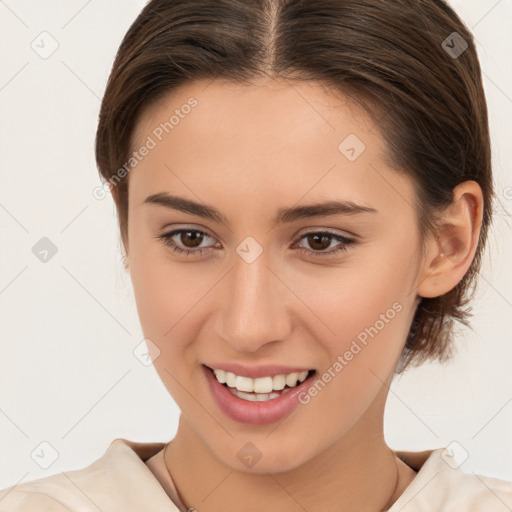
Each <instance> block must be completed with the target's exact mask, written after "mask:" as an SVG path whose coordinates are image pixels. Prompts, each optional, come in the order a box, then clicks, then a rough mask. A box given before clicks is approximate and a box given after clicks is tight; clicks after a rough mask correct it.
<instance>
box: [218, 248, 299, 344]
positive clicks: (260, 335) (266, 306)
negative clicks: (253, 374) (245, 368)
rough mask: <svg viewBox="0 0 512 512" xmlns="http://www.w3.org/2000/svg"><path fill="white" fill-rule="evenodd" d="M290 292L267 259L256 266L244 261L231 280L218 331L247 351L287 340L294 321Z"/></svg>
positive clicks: (227, 340)
mask: <svg viewBox="0 0 512 512" xmlns="http://www.w3.org/2000/svg"><path fill="white" fill-rule="evenodd" d="M289 293H290V292H289V290H287V288H286V287H285V286H284V285H283V284H282V283H281V281H280V280H279V279H278V278H277V277H276V276H275V275H274V273H273V272H272V270H271V269H270V268H269V266H268V265H267V264H266V262H265V261H264V258H263V257H260V258H258V259H257V260H256V261H253V262H252V263H247V262H246V261H243V260H240V261H239V262H238V263H237V266H236V268H235V271H234V272H233V273H232V275H231V276H230V278H229V281H228V286H227V289H226V295H225V297H226V298H227V300H226V306H225V307H224V308H221V315H220V318H221V325H220V326H219V327H220V328H219V331H218V332H219V333H220V335H221V337H222V338H223V339H224V340H226V342H227V343H229V344H230V345H232V346H233V348H236V349H237V350H239V351H244V352H255V351H257V350H260V349H261V347H262V346H264V345H268V344H270V343H275V342H277V341H279V340H282V339H284V338H286V337H287V336H288V335H289V332H290V319H289V315H288V312H287V300H286V296H285V295H286V294H288V295H289ZM283 294H284V295H283Z"/></svg>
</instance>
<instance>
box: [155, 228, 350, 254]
mask: <svg viewBox="0 0 512 512" xmlns="http://www.w3.org/2000/svg"><path fill="white" fill-rule="evenodd" d="M185 231H196V232H198V233H202V234H203V235H206V236H207V237H209V238H211V239H212V240H216V238H215V237H214V236H212V235H210V234H209V233H208V232H207V231H206V230H204V229H200V228H193V227H182V228H176V229H171V230H169V231H165V230H164V232H163V233H162V235H161V236H167V237H169V238H173V237H175V236H176V235H179V234H181V233H183V232H185ZM318 233H325V234H326V235H328V236H332V237H333V238H334V239H338V237H339V238H341V239H345V240H346V241H351V242H355V241H357V238H358V237H356V236H354V235H352V234H348V235H346V234H342V233H337V232H336V231H332V228H308V231H304V232H302V233H299V234H297V235H296V236H295V239H296V241H295V242H294V243H297V242H300V241H301V240H303V239H304V237H305V236H306V235H311V234H318ZM338 241H339V242H342V243H343V240H338ZM211 248H213V246H210V247H204V248H203V249H211ZM189 250H191V251H192V252H194V251H199V250H200V249H189Z"/></svg>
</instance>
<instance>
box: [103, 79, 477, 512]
mask: <svg viewBox="0 0 512 512" xmlns="http://www.w3.org/2000/svg"><path fill="white" fill-rule="evenodd" d="M191 96H193V97H195V98H196V99H197V101H198V105H197V106H196V107H195V108H194V109H193V110H192V112H191V113H190V114H188V115H187V116H184V119H181V120H180V122H179V124H178V125H177V126H175V128H174V129H173V131H172V132H171V133H170V134H168V135H166V136H164V137H163V139H162V141H160V142H158V144H157V146H156V147H155V148H154V149H152V150H151V151H150V152H149V154H148V155H147V156H146V157H145V158H144V159H143V160H142V161H141V162H140V163H139V164H138V165H136V166H135V167H134V168H133V169H132V170H131V172H130V174H129V216H128V247H126V248H125V249H126V255H127V259H126V265H127V268H128V270H129V273H130V276H131V280H132V283H133V288H134V293H135V299H136V303H137V309H138V313H139V317H140V321H141V325H142V329H143V332H144V335H145V337H146V338H149V339H151V340H152V342H153V343H154V344H155V345H156V346H157V347H158V349H159V350H160V354H159V356H158V357H157V358H156V359H155V360H154V366H155V368H156V370H157V372H158V374H159V376H160V378H161V380H162V382H163V384H164V385H165V386H166V388H167V389H168V391H169V393H170V394H171V395H172V397H173V398H174V400H175V401H176V403H177V404H178V406H179V407H180V409H181V416H180V421H179V427H178V431H177V434H176V436H175V438H174V439H173V440H172V441H171V442H170V443H169V446H168V449H167V451H166V454H165V455H166V459H165V462H166V466H167V467H168V468H170V474H171V475H172V478H173V480H174V482H175V485H176V487H177V489H178V493H179V497H180V498H181V500H182V501H183V503H184V504H186V506H187V507H195V508H196V509H197V510H198V511H199V512H217V511H219V512H220V511H225V510H237V509H239V508H240V506H241V504H243V510H244V511H260V510H280V511H282V512H292V511H293V512H296V511H303V510H316V511H321V512H328V511H335V510H336V511H342V510H347V511H348V510H358V511H360V512H365V511H368V512H370V511H379V510H383V509H385V508H386V507H389V506H390V505H391V504H392V503H393V502H394V501H395V500H396V499H397V498H398V497H399V496H400V494H402V493H403V491H404V490H405V488H406V487H407V485H408V484H409V483H410V482H411V481H412V479H413V478H414V476H415V475H416V473H415V472H414V471H413V470H411V469H410V468H409V467H408V466H406V465H405V464H404V463H402V462H401V461H399V460H398V459H397V458H396V456H395V454H394V453H393V452H392V450H391V449H390V448H389V447H388V446H387V445H386V442H385V439H384V436H383V416H384V407H385V402H386V398H387V394H388V386H389V385H390V383H391V379H392V377H393V373H394V370H395V368H396V365H397V362H398V359H399V356H400V354H401V351H402V348H403V345H404V343H405V341H406V338H407V334H408V332H409V328H410V324H411V322H412V319H413V315H414V311H415V308H416V306H417V304H418V302H419V299H420V297H435V296H439V295H442V294H444V293H446V292H448V291H449V290H450V289H452V288H453V287H454V286H455V285H456V284H457V283H458V282H459V281H460V280H461V279H462V277H463V276H464V274H465V273H466V271H467V269H468V268H469V266H470V264H471V261H472V259H473V256H474V254H475V251H476V248H477V241H478V234H479V231H480V225H481V221H482V194H481V190H480V187H479V186H478V184H477V183H475V182H474V181H467V182H465V183H463V184H461V185H459V186H458V187H457V188H456V189H455V190H454V201H453V203H452V205H451V206H450V207H449V208H447V209H446V210H445V212H443V218H442V223H441V226H440V230H439V233H438V236H437V237H430V238H429V239H428V240H427V244H426V250H425V251H424V253H422V252H421V250H420V238H419V232H418V229H417V223H416V217H415V210H414V209H413V205H414V204H415V194H414V187H413V182H412V180H411V179H410V178H408V177H406V176H404V175H400V174H398V173H397V172H396V171H394V170H393V169H391V168H390V167H388V166H386V165H385V163H384V156H385V153H386V146H385V143H384V141H383V139H382V136H381V134H380V133H379V130H378V126H375V125H374V123H373V122H372V121H371V120H370V119H369V118H368V117H367V116H366V114H365V113H364V111H363V110H361V109H360V107H359V106H358V105H357V103H354V101H349V99H348V98H347V97H346V96H344V95H342V94H340V93H336V94H335V93H334V92H332V90H331V91H329V90H328V89H326V88H324V87H323V86H322V85H321V84H317V83H313V82H304V83H293V85H291V84H290V83H289V82H286V81H284V80H278V81H272V80H269V79H261V80H259V81H257V82H254V84H253V85H251V86H248V85H241V84H238V83H231V82H226V81H215V82H211V83H209V85H208V83H207V82H201V81H199V82H194V83H189V84H186V86H183V87H182V88H180V89H177V90H174V91H173V92H172V93H171V94H168V95H167V96H165V97H164V98H163V99H161V100H160V101H159V102H158V103H156V104H155V105H153V106H152V107H151V108H150V109H148V110H147V111H145V112H143V115H142V117H141V118H140V120H139V122H138V124H137V127H136V130H135V132H134V137H133V143H134V144H133V147H134V148H138V147H139V146H140V144H141V143H143V141H144V140H146V138H147V136H148V135H151V133H152V131H153V130H154V129H155V127H156V126H158V125H159V124H160V123H161V122H163V121H165V120H167V119H169V117H170V115H172V113H173V112H174V110H175V109H177V108H180V107H181V106H182V105H184V104H185V103H186V102H187V100H188V98H189V97H191ZM349 134H356V135H357V137H358V138H359V139H360V140H361V141H363V142H364V144H365V146H366V149H365V150H364V152H363V153H361V154H360V156H359V157H358V158H357V159H356V160H354V161H349V160H348V159H347V158H346V157H345V156H344V155H343V154H342V153H341V152H340V151H339V149H338V146H339V144H340V142H341V141H343V140H344V139H345V137H347V135H349ZM160 192H167V193H172V194H173V195H178V196H181V197H184V198H187V199H191V200H194V201H198V202H202V203H206V204H208V205H212V206H214V207H215V208H217V209H218V210H220V211H221V212H222V214H223V215H224V216H225V217H226V218H227V220H228V222H229V226H225V225H223V224H221V223H218V222H214V221H212V220H208V219H204V218H201V217H197V216H195V215H192V214H189V213H183V212H178V211H175V210H171V209H166V208H164V207H162V206H159V205H152V204H144V200H145V199H146V197H147V196H149V195H151V194H155V193H160ZM113 195H114V199H115V200H116V199H117V198H116V195H115V189H114V190H113ZM328 199H337V200H341V199H345V200H350V201H353V202H356V203H358V204H362V205H365V206H371V207H372V208H374V209H376V210H377V213H363V214H358V215H352V216H343V215H338V216H324V217H316V218H309V219H302V220H297V221H294V222H292V223H290V224H282V225H276V224H273V223H272V218H273V217H274V215H275V213H276V211H277V210H278V209H279V208H282V207H291V206H296V205H297V204H300V205H306V204H311V203H313V202H317V201H323V200H328ZM179 228H182V229H187V228H188V229H196V230H200V231H204V232H206V233H207V236H205V237H203V239H202V242H200V244H199V247H200V248H202V249H205V252H203V254H202V255H199V256H191V257H190V256H189V257H187V256H185V255H182V254H177V253H175V252H174V251H173V250H172V249H171V248H169V247H168V246H166V245H165V243H164V241H162V240H160V239H158V236H159V235H162V234H164V233H169V232H170V231H172V230H173V229H179ZM319 230H328V231H330V232H332V233H334V234H341V235H345V236H348V237H350V238H355V239H356V240H357V243H355V244H353V245H349V246H347V250H346V251H341V252H339V253H338V254H335V255H333V256H329V255H325V256H323V257H322V256H319V253H322V252H323V253H327V252H329V251H332V250H334V249H336V248H338V247H339V246H340V242H339V241H337V239H335V238H332V239H330V240H327V241H326V242H325V243H324V244H323V245H322V244H320V243H318V242H317V244H316V245H315V244H314V242H315V241H314V240H312V239H311V238H309V239H308V238H307V237H306V238H302V239H301V236H302V235H304V234H306V233H311V232H313V233H315V232H318V231H319ZM248 236H251V237H253V238H254V239H255V240H256V241H257V242H258V244H259V245H260V246H261V247H262V249H263V252H262V254H261V255H260V256H259V257H258V258H256V260H255V261H254V262H252V263H247V262H246V261H245V260H244V259H243V258H241V257H240V256H239V255H238V254H237V252H236V248H237V247H238V246H239V244H241V242H242V241H243V240H244V239H245V238H246V237H248ZM173 240H174V242H175V243H177V244H178V245H179V246H180V247H181V248H184V249H187V248H188V249H189V250H197V247H198V244H197V242H196V243H194V242H193V241H191V239H190V238H188V237H187V236H186V235H184V234H182V235H181V236H180V235H177V236H174V237H173ZM301 248H302V249H305V250H309V251H311V252H315V251H316V252H317V254H316V255H307V254H306V253H304V252H301V250H300V249H301ZM397 302H398V303H399V304H400V305H401V306H402V309H401V311H400V312H399V313H397V314H396V315H395V316H394V318H393V319H392V320H390V321H389V322H388V323H386V325H385V327H384V328H382V329H381V330H380V331H379V332H378V334H377V335H376V336H375V337H374V338H373V339H371V338H370V341H369V343H368V344H367V345H366V346H365V347H364V348H363V350H361V351H360V352H359V353H358V354H357V356H355V357H354V358H353V359H352V360H351V361H350V362H349V363H348V364H347V365H346V366H344V368H343V370H342V371H340V372H338V373H337V374H336V377H335V378H333V379H332V380H331V381H330V382H329V383H328V384H327V385H326V386H325V387H324V388H323V389H322V390H321V391H320V392H319V393H318V395H317V396H316V397H314V398H313V399H312V400H311V401H310V403H308V404H307V405H300V406H299V407H297V408H296V409H295V410H294V411H293V412H292V413H291V414H290V415H289V416H288V417H286V418H285V419H284V420H282V421H280V422H276V423H272V424H269V425H264V426H250V425H245V424H242V423H238V422H235V421H233V420H231V419H230V418H228V417H226V416H225V415H224V414H223V413H222V411H221V410H220V409H219V408H218V407H217V405H216V403H215V402H214V400H213V397H212V396H211V395H210V391H209V389H208V387H207V383H206V382H205V379H204V377H203V375H202V372H201V364H202V363H205V362H209V361H221V362H239V363H242V364H247V365H265V364H271V363H274V364H285V365H298V366H303V367H309V368H315V369H317V371H318V373H319V374H322V373H323V372H325V371H327V369H328V368H329V367H332V365H333V363H334V362H335V361H336V359H337V357H338V355H340V354H343V353H344V352H345V351H346V350H347V349H348V348H349V347H350V344H351V342H352V341H353V340H354V339H356V337H357V335H358V334H359V333H361V332H362V331H364V329H365V328H366V327H369V326H373V325H375V322H376V321H377V320H378V319H379V318H380V315H381V314H384V313H386V311H387V310H389V309H390V308H391V307H392V304H393V303H397ZM247 442H251V443H253V444H254V445H255V446H256V447H257V449H258V450H259V452H261V454H262V456H261V459H260V460H259V461H258V462H257V463H256V464H255V465H254V466H253V467H251V468H248V467H246V466H245V465H244V464H243V463H242V462H241V461H240V460H239V458H238V457H237V453H238V451H239V450H240V449H241V448H242V446H244V445H245V444H246V443H247ZM162 460H163V459H162Z"/></svg>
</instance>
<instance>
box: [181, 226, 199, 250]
mask: <svg viewBox="0 0 512 512" xmlns="http://www.w3.org/2000/svg"><path fill="white" fill-rule="evenodd" d="M198 233H199V234H198ZM179 238H180V242H181V243H182V244H183V245H184V246H185V247H187V248H188V249H195V248H196V247H197V246H199V245H200V244H201V242H202V241H203V238H204V235H203V233H201V232H200V231H194V230H190V231H181V233H180V234H179Z"/></svg>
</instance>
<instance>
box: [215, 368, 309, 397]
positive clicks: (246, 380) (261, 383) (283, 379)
mask: <svg viewBox="0 0 512 512" xmlns="http://www.w3.org/2000/svg"><path fill="white" fill-rule="evenodd" d="M213 373H214V374H215V377H217V380H218V381H219V382H220V383H221V384H224V383H226V384H227V385H228V386H229V387H230V388H236V389H238V390H239V391H246V392H248V393H251V392H254V393H270V392H271V391H272V390H275V391H279V390H280V389H284V387H285V386H289V387H290V388H293V387H295V386H296V385H297V381H300V382H302V381H304V380H305V379H306V377H307V376H308V371H307V370H305V371H303V372H300V373H297V372H295V373H290V374H289V375H275V376H274V377H258V378H257V379H251V378H250V377H242V376H241V375H235V374H234V373H231V372H226V371H224V370H217V369H214V370H213Z"/></svg>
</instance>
